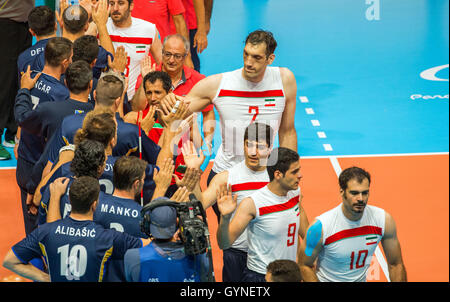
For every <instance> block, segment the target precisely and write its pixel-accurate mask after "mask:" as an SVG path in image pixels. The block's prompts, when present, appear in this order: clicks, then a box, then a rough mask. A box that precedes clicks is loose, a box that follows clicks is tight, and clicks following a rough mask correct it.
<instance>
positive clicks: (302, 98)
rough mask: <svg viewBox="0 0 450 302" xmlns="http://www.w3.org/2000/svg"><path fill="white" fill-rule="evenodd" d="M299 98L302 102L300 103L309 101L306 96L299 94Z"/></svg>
mask: <svg viewBox="0 0 450 302" xmlns="http://www.w3.org/2000/svg"><path fill="white" fill-rule="evenodd" d="M299 99H300V102H302V103H309V100H308V98H307V97H306V96H301V97H299Z"/></svg>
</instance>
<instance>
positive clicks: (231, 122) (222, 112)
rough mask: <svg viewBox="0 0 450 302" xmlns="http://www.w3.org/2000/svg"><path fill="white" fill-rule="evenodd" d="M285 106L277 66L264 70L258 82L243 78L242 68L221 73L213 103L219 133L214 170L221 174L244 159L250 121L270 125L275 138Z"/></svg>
mask: <svg viewBox="0 0 450 302" xmlns="http://www.w3.org/2000/svg"><path fill="white" fill-rule="evenodd" d="M285 103H286V98H285V94H284V90H283V82H282V80H281V74H280V68H279V67H267V69H266V71H265V73H264V78H263V79H262V81H261V82H259V83H253V82H249V81H247V80H246V79H244V78H243V76H242V68H241V69H238V70H234V71H230V72H225V73H223V74H222V80H221V83H220V86H219V89H218V91H217V95H216V97H215V98H214V100H213V104H214V106H215V108H216V109H217V112H218V113H219V116H220V127H221V131H222V144H221V145H220V147H219V150H218V151H217V155H216V157H215V159H214V165H213V168H212V169H213V171H214V172H216V173H220V172H222V171H224V170H226V169H228V168H230V167H232V166H233V165H235V164H237V163H238V162H240V161H242V160H243V159H244V148H243V144H242V141H243V139H244V133H245V129H246V128H247V126H248V125H250V123H251V122H252V121H257V122H261V123H266V124H268V125H270V126H271V127H272V128H273V130H274V137H273V138H275V136H276V134H277V133H278V129H279V127H280V122H281V117H282V115H283V111H284V107H285Z"/></svg>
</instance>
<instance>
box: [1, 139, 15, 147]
mask: <svg viewBox="0 0 450 302" xmlns="http://www.w3.org/2000/svg"><path fill="white" fill-rule="evenodd" d="M2 145H3V146H4V147H6V148H14V147H15V146H16V142H15V141H14V140H9V141H7V140H6V139H5V140H4V141H3V143H2Z"/></svg>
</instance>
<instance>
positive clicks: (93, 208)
mask: <svg viewBox="0 0 450 302" xmlns="http://www.w3.org/2000/svg"><path fill="white" fill-rule="evenodd" d="M97 205H98V200H96V201H94V202H93V203H92V205H91V210H92V212H95V210H96V209H97Z"/></svg>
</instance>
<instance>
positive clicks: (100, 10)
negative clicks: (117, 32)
mask: <svg viewBox="0 0 450 302" xmlns="http://www.w3.org/2000/svg"><path fill="white" fill-rule="evenodd" d="M80 3H81V2H80ZM108 17H109V8H108V1H107V0H99V1H98V3H97V5H96V6H95V7H94V9H92V20H93V21H94V23H95V24H96V25H97V26H104V25H106V22H107V21H108Z"/></svg>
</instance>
